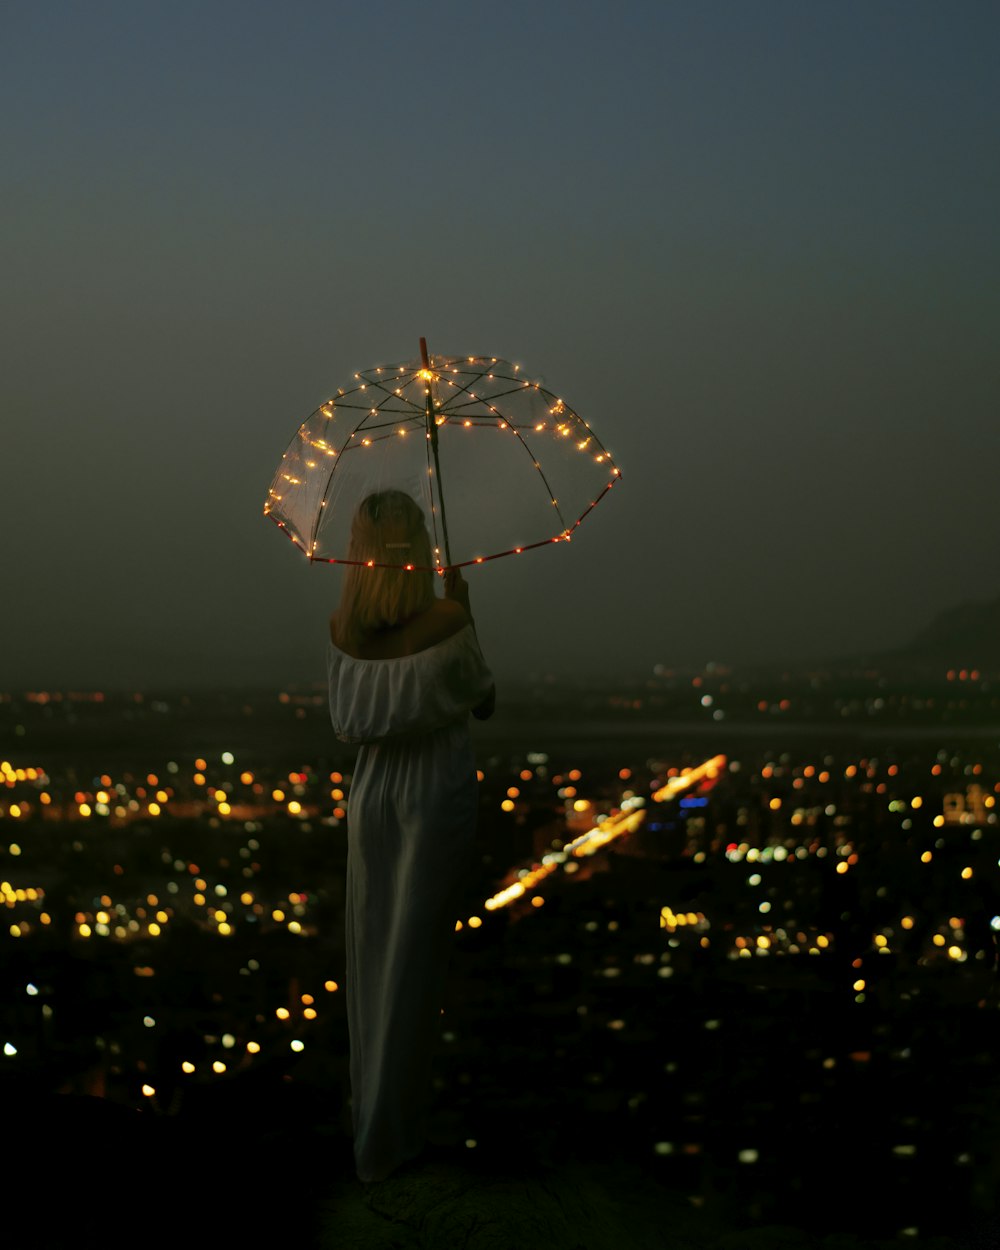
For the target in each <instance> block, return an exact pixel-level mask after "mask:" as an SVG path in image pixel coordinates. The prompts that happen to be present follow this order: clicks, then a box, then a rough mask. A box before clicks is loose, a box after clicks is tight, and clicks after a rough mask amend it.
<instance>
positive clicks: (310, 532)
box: [264, 339, 620, 571]
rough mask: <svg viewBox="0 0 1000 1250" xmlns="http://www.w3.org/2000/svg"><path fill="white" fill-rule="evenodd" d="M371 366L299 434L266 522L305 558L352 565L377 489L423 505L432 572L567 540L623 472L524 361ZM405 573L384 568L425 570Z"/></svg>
mask: <svg viewBox="0 0 1000 1250" xmlns="http://www.w3.org/2000/svg"><path fill="white" fill-rule="evenodd" d="M421 353H422V354H421V358H420V359H417V360H411V361H407V362H406V363H404V364H394V365H377V366H375V367H373V368H371V369H365V370H363V371H361V372H359V373H356V374H355V375H354V377H353V378H352V379H351V381H350V382H349V383H348V384H347V385H346V386H343V387H341V388H339V389H338V390H337V392H336V394H335V395H333V396H332V397H331V398H330V399H328V400H327V401H326V402H325V403H323V404H320V406H319V407H318V408H317V409H316V410H315V412H313V413H312V414H311V415H310V416H309V417H308V418H307V419H306V420H305V421H304V422H303V423H302V425H301V426H300V427H299V429H298V432H297V433H296V435H295V437H294V438H293V439H292V441H291V443H290V444H289V446H288V449H287V450H286V451H285V453H284V455H283V456H282V458H281V463H280V465H279V466H278V470H277V472H276V473H275V476H274V480H273V481H272V483H271V487H270V490H269V491H268V497H267V501H266V502H265V505H264V513H265V515H266V516H269V517H270V518H271V520H272V521H275V522H276V523H277V524H278V525H279V526H280V527H281V528H282V529H283V530H284V531H285V532H286V533H287V534H288V536H289V537H290V538H291V539H292V541H293V542H294V543H295V544H296V545H297V546H298V547H299V548H301V550H302V551H303V552H304V553H305V554H306V555H307V556H308V557H309V559H310V560H321V561H327V562H330V563H342V564H350V563H357V561H352V560H351V559H350V557H349V547H350V530H351V521H352V518H353V516H354V514H355V512H356V510H357V507H358V505H359V504H360V503H361V501H362V500H363V499H365V498H366V497H367V496H368V495H370V494H373V493H375V492H377V491H384V490H390V489H395V490H402V491H405V492H406V493H407V494H408V495H410V496H411V497H412V498H413V499H414V500H416V502H417V503H418V504H419V505H420V507H421V509H422V510H423V512H424V517H425V520H426V522H427V529H428V533H429V534H430V536H431V547H432V552H433V560H434V564H433V566H432V567H433V568H434V569H435V570H439V571H440V570H444V569H448V568H459V567H462V566H463V565H468V564H476V563H482V562H483V561H485V560H494V559H496V558H498V557H499V556H504V555H515V554H520V553H521V552H523V551H527V550H529V549H530V548H532V547H540V546H543V545H545V544H547V543H552V542H564V541H568V540H569V539H570V538H571V537H572V535H573V532H574V531H575V530H576V528H577V526H578V525H579V524H580V522H581V521H582V520H583V518H584V517H585V516H586V515H587V513H588V512H590V510H591V509H592V508H593V507H594V506H595V504H596V503H597V502H598V501H599V500H600V499H601V498H602V497H603V495H604V494H605V493H606V492H607V491H608V490H609V489H610V488H611V487H612V486H613V485H614V484H615V482H616V481H618V480H619V477H620V474H619V470H618V468H617V466H616V465H615V464H614V461H613V460H612V459H611V456H610V455H609V454H608V452H607V450H606V449H605V448H604V447H603V446H602V445H601V443H600V442H599V441H598V439H597V436H596V435H595V434H594V432H593V431H592V430H591V429H590V427H589V426H588V425H587V423H586V422H585V421H584V420H583V418H582V417H580V416H579V415H578V414H577V413H576V412H575V411H574V409H573V408H571V407H570V406H569V404H568V403H566V401H565V400H564V399H562V398H561V397H560V396H558V395H556V394H555V393H554V392H553V391H551V390H550V389H549V388H548V387H546V386H544V385H543V384H542V382H541V381H539V380H536V379H533V378H531V377H530V376H526V375H525V372H524V370H523V369H522V367H521V366H520V365H515V364H511V363H510V362H509V361H506V360H501V359H500V358H499V357H496V356H437V355H434V356H428V355H427V352H426V348H425V346H424V341H423V340H422V339H421ZM405 561H406V555H405V552H401V554H400V558H399V563H398V565H396V564H388V565H387V567H426V566H411V565H407V564H406V562H405Z"/></svg>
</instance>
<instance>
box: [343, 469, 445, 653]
mask: <svg viewBox="0 0 1000 1250" xmlns="http://www.w3.org/2000/svg"><path fill="white" fill-rule="evenodd" d="M348 559H349V560H356V561H358V564H357V565H350V566H349V567H348V569H347V573H346V575H345V577H344V585H343V589H342V591H341V594H340V607H339V609H338V611H337V634H338V636H339V639H340V641H341V642H344V643H346V644H347V645H348V646H350V647H357V646H358V645H359V644H360V643H362V642H363V641H364V640H365V639H366V638H368V637H370V635H372V634H374V633H375V632H376V631H377V630H380V629H389V628H392V627H393V626H394V625H402V624H403V622H404V621H408V620H409V619H410V617H412V616H416V615H417V613H418V612H422V611H423V610H424V609H425V608H428V607H430V605H431V603H433V601H434V598H435V595H434V573H433V572H432V571H431V569H432V565H433V562H432V560H431V540H430V537H429V535H428V533H427V525H426V523H425V522H424V514H423V513H422V512H421V511H420V508H419V507H418V506H417V504H416V503H415V502H414V500H413V499H411V498H410V496H409V495H407V494H406V493H405V492H403V491H401V490H384V491H379V492H377V493H376V494H373V495H369V496H368V497H367V498H366V499H363V500H362V501H361V504H360V505H359V507H358V510H357V512H356V513H355V514H354V520H353V521H352V522H351V545H350V549H349V551H348ZM397 560H398V561H399V563H400V564H401V565H406V564H412V565H415V566H416V567H415V568H413V569H407V568H381V567H380V565H383V564H386V563H395V562H396V561H397ZM368 561H372V562H373V565H372V567H368ZM359 565H360V566H361V567H359ZM421 566H423V567H421Z"/></svg>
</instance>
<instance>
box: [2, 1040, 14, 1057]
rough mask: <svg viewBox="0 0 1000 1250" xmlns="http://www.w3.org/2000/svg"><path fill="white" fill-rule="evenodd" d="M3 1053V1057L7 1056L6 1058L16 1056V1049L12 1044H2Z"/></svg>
mask: <svg viewBox="0 0 1000 1250" xmlns="http://www.w3.org/2000/svg"><path fill="white" fill-rule="evenodd" d="M3 1053H4V1054H5V1055H8V1056H9V1055H16V1054H17V1047H16V1046H15V1045H14V1044H13V1042H4V1045H3Z"/></svg>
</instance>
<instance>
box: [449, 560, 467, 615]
mask: <svg viewBox="0 0 1000 1250" xmlns="http://www.w3.org/2000/svg"><path fill="white" fill-rule="evenodd" d="M444 597H445V598H446V599H454V600H455V601H456V603H460V604H461V605H462V607H463V608H465V610H466V612H468V613H469V615H470V616H471V615H472V609H471V608H470V607H469V583H468V582H467V581H466V580H465V578H464V577H463V576H462V570H461V569H448V570H447V572H446V573H445V575H444Z"/></svg>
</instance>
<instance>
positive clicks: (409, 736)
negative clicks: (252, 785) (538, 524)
mask: <svg viewBox="0 0 1000 1250" xmlns="http://www.w3.org/2000/svg"><path fill="white" fill-rule="evenodd" d="M327 673H328V678H329V689H330V718H331V720H332V722H333V728H334V732H335V733H336V735H337V737H338V738H339V739H340V741H341V742H349V743H357V744H358V745H359V746H360V748H361V749H360V751H359V753H358V759H357V763H356V765H355V768H354V775H353V778H352V781H351V789H350V795H349V798H348V805H347V831H348V832H347V848H348V849H347V891H346V895H347V897H346V916H345V935H346V946H347V966H346V969H345V976H344V992H345V994H346V996H347V1024H348V1034H349V1040H350V1078H351V1118H352V1122H353V1127H354V1158H355V1164H356V1167H357V1174H358V1177H359V1179H360V1180H362V1181H374V1180H381V1179H382V1178H383V1177H385V1176H387V1175H388V1174H389V1173H390V1172H392V1171H393V1170H394V1169H395V1168H396V1167H397V1166H398V1165H399V1164H401V1163H403V1162H404V1161H405V1160H407V1159H409V1158H412V1157H413V1156H414V1155H416V1154H419V1152H420V1150H421V1149H422V1148H423V1146H424V1144H425V1142H426V1133H427V1119H428V1112H429V1109H430V1072H431V1058H432V1051H433V1046H434V1042H435V1037H436V1032H437V1029H438V1027H439V1016H440V1010H441V1000H442V996H443V991H444V986H445V977H446V973H447V965H448V959H449V954H450V949H451V943H452V941H453V940H454V939H453V936H452V935H453V934H454V931H455V921H456V920H457V919H458V918H459V917H458V912H457V906H458V903H459V901H460V898H461V894H462V889H463V887H464V886H465V885H466V883H467V882H468V881H469V876H470V873H471V872H472V871H473V870H474V869H475V867H476V852H475V831H476V811H477V805H478V786H477V782H476V766H475V757H474V754H473V748H472V739H471V736H470V733H469V724H468V714H469V711H470V710H471V709H472V708H474V707H476V706H478V705H479V704H480V703H482V702H483V700H484V699H485V698H486V697H487V695H488V694H489V691H490V688H491V686H492V685H493V677H492V675H491V673H490V671H489V669H488V668H487V666H486V661H485V660H484V659H483V656H482V652H481V651H480V649H479V643H478V641H477V640H476V634H475V630H474V629H473V627H472V626H471V625H467V626H465V628H463V629H461V630H460V631H459V632H458V633H457V634H452V635H451V636H450V637H449V638H446V639H444V641H442V642H439V643H437V644H436V645H435V646H432V647H428V648H427V649H426V650H425V651H420V652H418V653H417V654H416V655H408V656H402V657H400V658H394V659H381V660H359V659H355V658H354V657H352V656H349V655H346V654H345V653H344V652H343V651H340V650H339V649H338V648H337V647H335V646H334V645H333V643H332V642H331V643H330V644H329V651H328V661H327Z"/></svg>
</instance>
